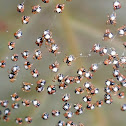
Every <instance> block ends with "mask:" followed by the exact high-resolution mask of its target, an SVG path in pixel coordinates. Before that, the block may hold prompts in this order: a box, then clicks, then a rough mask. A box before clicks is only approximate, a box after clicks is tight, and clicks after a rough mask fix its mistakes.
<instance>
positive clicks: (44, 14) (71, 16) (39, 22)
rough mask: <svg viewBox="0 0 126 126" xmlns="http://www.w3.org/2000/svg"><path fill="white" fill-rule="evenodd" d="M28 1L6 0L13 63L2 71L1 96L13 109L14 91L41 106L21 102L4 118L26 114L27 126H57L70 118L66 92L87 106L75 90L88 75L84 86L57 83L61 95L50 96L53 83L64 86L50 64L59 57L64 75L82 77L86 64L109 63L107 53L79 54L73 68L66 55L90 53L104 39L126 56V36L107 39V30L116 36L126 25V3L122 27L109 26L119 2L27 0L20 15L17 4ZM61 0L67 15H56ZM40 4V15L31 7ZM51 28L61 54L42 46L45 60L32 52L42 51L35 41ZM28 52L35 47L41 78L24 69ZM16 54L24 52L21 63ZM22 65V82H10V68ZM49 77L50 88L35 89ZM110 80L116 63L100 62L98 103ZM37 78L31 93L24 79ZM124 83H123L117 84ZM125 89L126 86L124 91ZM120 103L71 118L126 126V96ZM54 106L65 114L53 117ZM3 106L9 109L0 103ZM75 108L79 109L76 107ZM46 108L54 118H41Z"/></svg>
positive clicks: (3, 50)
mask: <svg viewBox="0 0 126 126" xmlns="http://www.w3.org/2000/svg"><path fill="white" fill-rule="evenodd" d="M22 2H23V0H0V19H1V20H3V21H4V22H5V23H6V24H7V25H8V32H0V60H6V62H7V66H6V68H5V69H0V99H1V100H6V99H7V100H9V107H11V104H12V103H13V102H12V101H11V99H10V95H11V94H13V93H14V92H16V93H18V94H19V96H20V97H21V98H22V99H24V98H25V99H30V100H33V99H35V98H36V99H38V100H40V102H41V105H40V107H39V108H35V107H34V106H32V105H31V106H30V107H28V108H27V107H24V106H22V104H21V101H19V102H18V103H20V108H19V109H17V110H12V109H11V110H12V112H11V115H10V116H9V117H10V121H9V122H7V123H6V122H4V121H3V120H2V119H1V120H0V126H16V125H18V124H16V122H15V118H17V117H21V118H23V124H22V125H23V126H27V125H30V126H35V125H36V126H56V124H57V122H58V121H59V120H64V121H65V122H67V119H65V118H64V116H63V114H64V111H63V110H62V106H63V104H64V103H63V102H62V100H61V98H62V95H63V94H65V93H70V94H71V99H70V101H69V103H70V104H71V105H72V104H74V103H82V104H83V107H86V103H84V102H83V101H82V97H83V96H84V95H86V93H84V94H82V95H76V94H75V93H74V90H75V88H76V87H80V86H83V83H84V82H86V81H87V80H86V79H83V81H82V82H81V83H80V84H73V85H70V86H68V88H67V89H66V90H60V89H58V87H57V93H56V94H55V95H48V94H47V90H46V88H47V86H48V85H51V84H55V85H58V83H57V82H56V83H54V82H52V80H53V78H54V76H55V75H56V74H55V73H53V72H51V71H50V70H49V69H48V67H49V65H50V64H51V63H53V62H55V61H56V60H57V61H58V62H59V63H60V69H59V73H63V74H64V75H71V76H76V71H77V69H78V68H80V67H82V66H84V67H85V68H86V69H88V68H89V67H90V66H91V64H92V63H99V62H101V61H103V60H104V59H105V58H107V57H106V56H105V57H100V56H99V55H97V54H91V57H87V58H78V59H77V60H76V61H75V62H74V63H72V66H70V67H68V66H67V65H66V64H65V63H63V58H64V57H65V54H66V55H70V54H73V55H74V56H75V57H78V56H79V55H80V53H82V54H83V56H87V55H88V53H89V51H90V49H91V48H92V47H93V45H94V44H95V43H99V44H100V45H101V46H107V47H108V48H110V47H114V48H115V49H116V50H117V52H118V53H119V55H120V56H121V55H122V53H123V52H125V49H124V47H123V45H122V43H123V42H124V41H125V39H126V37H123V38H120V37H118V36H116V38H115V39H114V40H113V41H107V42H103V41H102V37H103V34H104V32H105V29H106V28H110V29H111V31H112V32H113V33H114V34H116V33H117V28H118V27H120V26H122V25H123V24H125V23H126V16H125V11H126V2H125V0H120V2H121V4H122V8H121V9H120V10H118V11H117V25H116V26H109V25H108V26H106V20H107V14H111V13H112V12H113V0H94V1H92V0H72V2H66V1H65V0H50V3H49V4H44V3H43V2H42V1H41V0H25V3H24V5H25V11H24V13H18V12H17V11H16V8H17V5H18V4H19V3H22ZM58 3H65V9H64V11H63V13H62V14H56V13H54V11H53V10H54V8H55V6H56V4H58ZM38 4H39V5H40V6H41V7H42V11H41V13H39V14H35V15H34V14H32V13H31V7H32V6H34V5H38ZM22 16H30V17H31V18H30V22H29V24H28V25H25V24H23V25H22V22H21V17H22ZM18 29H21V30H22V32H23V36H22V38H20V39H19V40H16V39H15V38H14V36H13V34H14V33H15V32H16V31H17V30H18ZM46 29H50V30H51V31H52V33H53V38H54V40H55V41H56V43H57V44H58V45H59V47H60V51H61V54H59V55H57V56H56V57H55V56H54V55H53V54H51V53H49V52H48V49H47V48H46V46H45V45H44V44H43V46H42V47H41V49H40V50H41V51H42V55H43V58H42V60H40V61H37V60H33V59H32V56H33V54H34V50H35V49H38V48H39V47H37V46H36V45H35V41H36V39H37V38H38V37H41V36H42V33H43V31H44V30H46ZM9 41H14V42H15V43H16V48H15V49H14V50H13V51H10V50H9V49H8V46H7V44H8V42H9ZM24 50H29V51H30V57H29V58H28V61H31V62H32V63H33V67H32V68H37V69H38V70H39V73H40V76H39V77H38V78H37V79H34V78H32V76H31V74H30V71H29V70H28V71H26V70H25V69H24V66H23V64H24V62H25V60H24V59H23V58H22V57H21V52H23V51H24ZM14 53H18V54H19V60H18V61H17V62H16V63H15V62H12V61H11V56H12V55H13V54H14ZM15 64H17V65H19V66H20V69H21V70H20V72H19V74H18V76H17V80H16V81H15V82H14V83H11V82H9V79H8V72H7V71H8V70H9V71H10V69H11V67H12V66H13V65H15ZM122 71H123V74H124V75H126V73H125V72H124V70H122ZM41 78H42V79H45V80H46V81H47V83H46V86H45V90H44V92H42V93H37V92H36V91H35V87H36V81H37V80H39V79H41ZM108 78H113V77H112V66H107V67H106V66H104V65H103V64H102V65H100V66H99V70H98V71H97V72H96V73H95V74H94V77H93V79H92V80H91V82H92V83H93V84H94V85H95V86H96V87H98V88H99V89H100V93H99V94H98V95H96V96H95V98H94V102H95V101H96V100H99V99H103V98H104V92H103V88H104V86H105V85H104V82H105V80H106V79H108ZM23 81H24V82H31V83H33V84H34V85H33V86H32V91H31V92H29V93H26V92H23V91H22V90H21V86H22V82H23ZM117 83H118V82H117ZM122 90H124V91H125V89H122ZM113 99H114V102H113V104H112V105H106V104H104V105H103V107H102V108H96V109H95V110H92V111H89V110H85V111H84V113H83V114H82V115H79V116H76V115H74V116H73V118H72V119H71V120H73V121H74V122H75V123H77V124H78V123H79V122H82V123H84V125H85V126H119V125H120V126H126V119H125V117H126V113H125V112H122V111H120V106H121V105H122V104H124V103H126V99H125V98H124V99H121V100H120V99H118V98H117V96H115V97H113ZM53 109H56V110H60V111H61V115H60V116H59V117H52V116H51V111H52V110H53ZM0 110H2V111H3V110H4V109H3V108H2V107H1V106H0ZM71 110H72V111H73V112H74V111H75V110H74V109H73V108H72V109H71ZM44 112H48V113H49V114H50V117H49V119H48V120H47V121H45V120H43V119H41V115H42V114H43V113H44ZM25 116H31V117H32V118H33V122H32V123H31V124H26V122H25V121H24V118H25Z"/></svg>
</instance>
